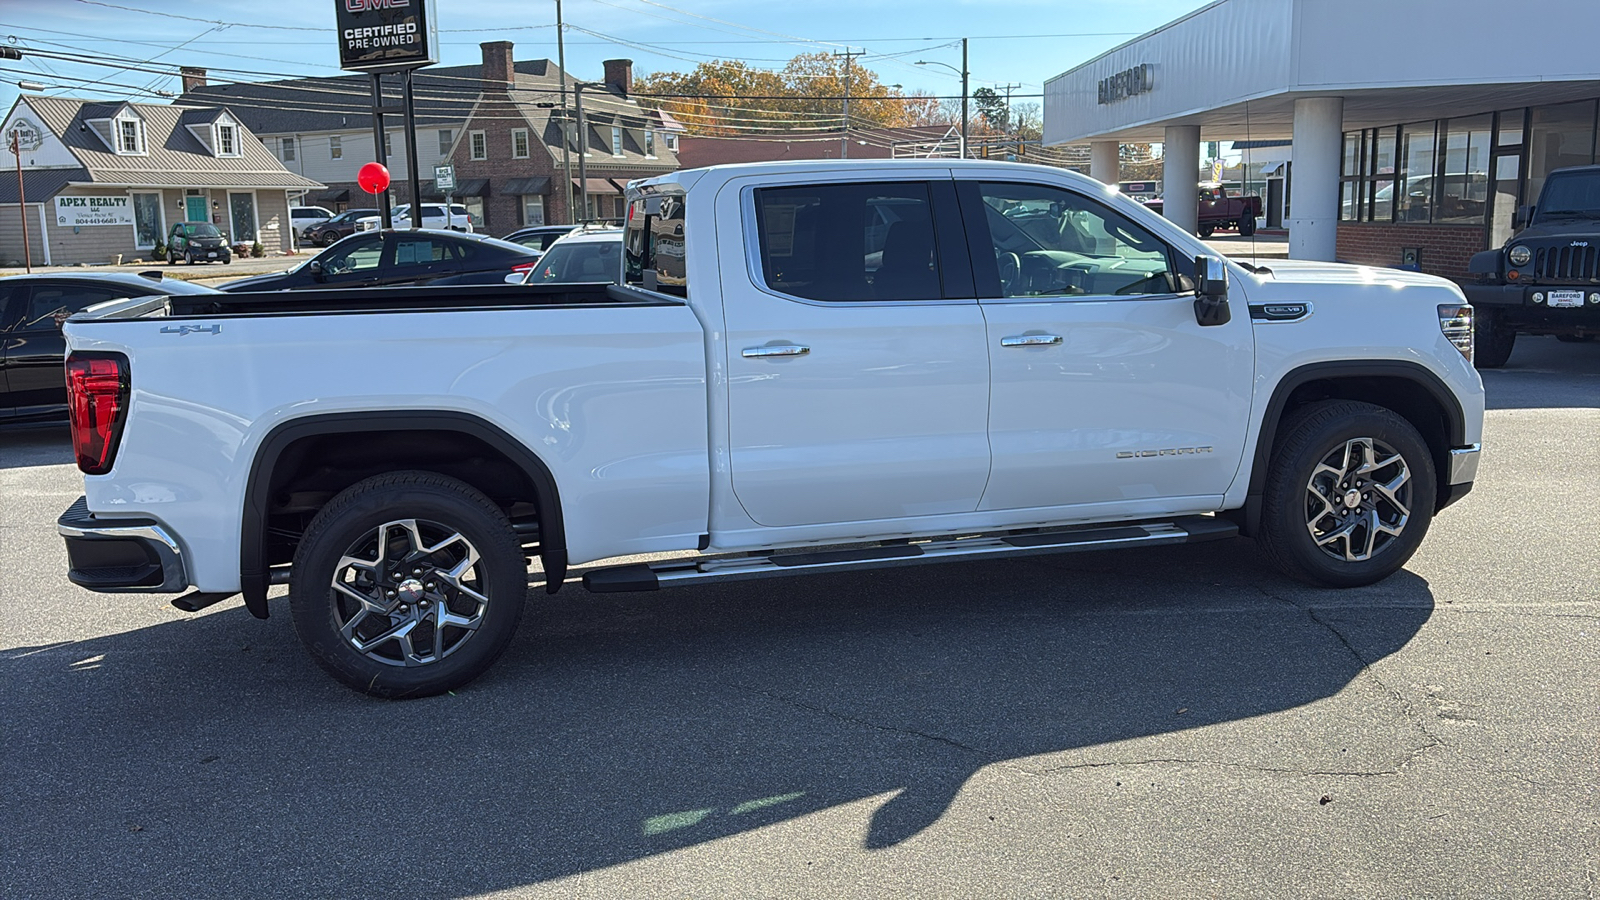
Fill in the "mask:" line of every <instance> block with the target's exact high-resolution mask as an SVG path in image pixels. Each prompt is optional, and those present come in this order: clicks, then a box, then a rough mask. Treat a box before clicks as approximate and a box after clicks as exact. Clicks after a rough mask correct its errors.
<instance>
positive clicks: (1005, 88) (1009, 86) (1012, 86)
mask: <svg viewBox="0 0 1600 900" xmlns="http://www.w3.org/2000/svg"><path fill="white" fill-rule="evenodd" d="M995 87H997V88H999V89H1000V90H1002V91H1005V92H1006V130H1007V131H1011V130H1012V129H1013V128H1015V127H1016V123H1015V122H1013V121H1011V91H1012V90H1013V89H1015V88H1019V87H1022V85H1020V84H997V85H995Z"/></svg>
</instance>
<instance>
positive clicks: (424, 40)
mask: <svg viewBox="0 0 1600 900" xmlns="http://www.w3.org/2000/svg"><path fill="white" fill-rule="evenodd" d="M334 6H335V9H336V12H335V19H336V20H337V23H338V31H339V68H341V69H348V70H351V71H356V72H389V71H394V70H397V69H414V68H417V67H418V66H429V65H433V64H434V63H436V62H438V61H439V52H438V47H439V25H438V23H437V22H436V21H435V18H434V14H433V0H334Z"/></svg>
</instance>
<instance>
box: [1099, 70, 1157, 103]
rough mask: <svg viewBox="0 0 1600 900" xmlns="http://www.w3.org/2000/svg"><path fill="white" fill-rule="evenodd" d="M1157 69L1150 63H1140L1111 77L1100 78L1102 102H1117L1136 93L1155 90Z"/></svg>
mask: <svg viewBox="0 0 1600 900" xmlns="http://www.w3.org/2000/svg"><path fill="white" fill-rule="evenodd" d="M1155 79H1156V76H1155V70H1154V68H1152V67H1151V65H1150V64H1149V63H1140V64H1139V65H1137V66H1134V67H1133V68H1131V69H1124V70H1123V71H1121V72H1118V73H1117V74H1115V75H1113V76H1111V77H1110V78H1102V79H1100V103H1101V104H1102V105H1104V104H1107V103H1115V102H1117V101H1118V100H1126V99H1128V98H1129V97H1132V96H1134V95H1135V94H1145V93H1149V92H1150V91H1152V90H1155V86H1156V80H1155Z"/></svg>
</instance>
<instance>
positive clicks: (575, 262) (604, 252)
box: [529, 236, 622, 284]
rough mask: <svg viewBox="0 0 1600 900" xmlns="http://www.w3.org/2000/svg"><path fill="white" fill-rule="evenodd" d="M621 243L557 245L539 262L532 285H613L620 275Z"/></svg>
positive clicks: (595, 242) (618, 241)
mask: <svg viewBox="0 0 1600 900" xmlns="http://www.w3.org/2000/svg"><path fill="white" fill-rule="evenodd" d="M621 254H622V239H621V237H620V236H619V237H618V238H617V239H616V240H614V241H582V242H576V241H575V242H572V243H567V244H562V243H557V244H555V245H553V246H551V248H550V249H549V250H548V251H547V252H546V253H545V255H544V257H543V258H541V259H540V260H539V267H538V268H537V269H534V271H533V277H532V278H530V279H529V282H530V283H535V284H550V283H556V282H560V283H566V284H573V283H578V282H594V281H610V282H615V281H616V280H617V276H618V275H620V274H621V269H620V266H621V261H622V255H621Z"/></svg>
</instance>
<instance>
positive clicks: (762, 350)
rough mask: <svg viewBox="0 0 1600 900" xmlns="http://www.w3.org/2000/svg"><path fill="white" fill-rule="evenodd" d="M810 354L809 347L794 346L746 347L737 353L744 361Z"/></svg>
mask: <svg viewBox="0 0 1600 900" xmlns="http://www.w3.org/2000/svg"><path fill="white" fill-rule="evenodd" d="M810 352H811V348H810V347H801V346H798V345H795V344H778V345H776V346H768V347H746V348H744V349H743V350H741V351H739V355H740V356H743V357H744V358H746V359H761V358H763V357H767V356H805V355H806V354H807V353H810Z"/></svg>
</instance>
